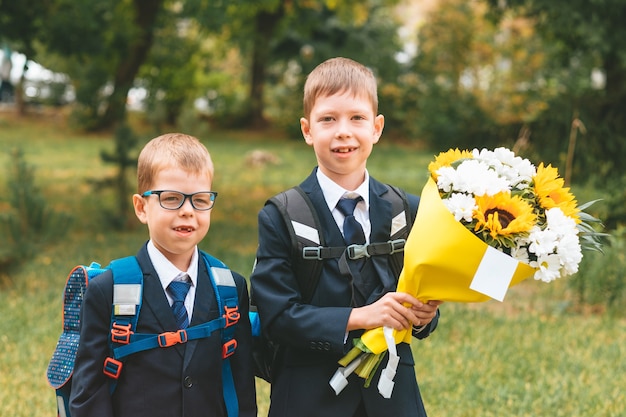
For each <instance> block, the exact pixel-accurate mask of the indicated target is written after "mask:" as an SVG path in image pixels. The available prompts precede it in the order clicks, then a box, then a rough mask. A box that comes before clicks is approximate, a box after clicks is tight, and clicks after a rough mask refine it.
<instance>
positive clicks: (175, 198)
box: [141, 190, 217, 211]
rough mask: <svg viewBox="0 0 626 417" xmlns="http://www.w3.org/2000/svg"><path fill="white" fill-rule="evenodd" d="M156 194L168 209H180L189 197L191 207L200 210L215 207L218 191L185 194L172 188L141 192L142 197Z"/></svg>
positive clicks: (162, 205)
mask: <svg viewBox="0 0 626 417" xmlns="http://www.w3.org/2000/svg"><path fill="white" fill-rule="evenodd" d="M151 195H156V196H158V197H159V204H160V205H161V207H163V208H164V209H166V210H178V209H179V208H181V207H182V206H183V204H185V200H187V199H189V201H190V202H191V207H193V208H194V209H196V210H199V211H207V210H211V209H212V208H213V205H214V204H215V199H216V198H217V193H216V192H215V191H199V192H197V193H192V194H185V193H181V192H180V191H172V190H150V191H146V192H145V193H143V194H141V196H142V197H149V196H151Z"/></svg>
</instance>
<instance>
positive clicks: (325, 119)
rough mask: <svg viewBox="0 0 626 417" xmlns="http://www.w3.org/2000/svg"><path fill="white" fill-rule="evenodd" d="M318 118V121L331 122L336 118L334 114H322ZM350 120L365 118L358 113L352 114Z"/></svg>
mask: <svg viewBox="0 0 626 417" xmlns="http://www.w3.org/2000/svg"><path fill="white" fill-rule="evenodd" d="M319 120H320V122H332V121H333V120H336V118H335V116H324V117H321V118H320V119H319ZM350 120H366V118H365V116H362V115H360V114H355V115H354V116H350Z"/></svg>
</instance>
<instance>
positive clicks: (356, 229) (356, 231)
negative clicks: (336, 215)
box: [337, 197, 365, 245]
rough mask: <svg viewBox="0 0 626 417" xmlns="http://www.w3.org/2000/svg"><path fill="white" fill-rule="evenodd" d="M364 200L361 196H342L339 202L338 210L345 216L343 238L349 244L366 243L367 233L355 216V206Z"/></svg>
mask: <svg viewBox="0 0 626 417" xmlns="http://www.w3.org/2000/svg"><path fill="white" fill-rule="evenodd" d="M361 200H363V198H361V197H357V198H342V199H340V200H339V202H338V203H337V210H339V211H340V212H341V214H343V215H344V216H345V219H344V220H343V240H344V241H345V242H346V244H348V245H352V244H353V243H356V244H358V245H363V244H365V234H364V233H363V228H362V227H361V224H360V223H359V222H358V221H357V220H356V219H355V218H354V208H355V207H356V205H357V204H358V203H359V201H361Z"/></svg>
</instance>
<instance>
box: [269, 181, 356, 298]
mask: <svg viewBox="0 0 626 417" xmlns="http://www.w3.org/2000/svg"><path fill="white" fill-rule="evenodd" d="M268 203H272V204H274V205H275V206H276V208H278V211H279V212H280V213H281V215H282V216H283V219H284V222H285V225H286V226H287V229H288V230H289V235H290V237H291V245H292V259H293V260H295V262H296V264H295V265H296V269H297V272H296V278H297V280H298V284H299V286H300V291H301V293H302V297H303V299H304V300H305V301H307V302H308V301H310V299H311V297H313V292H314V291H315V288H316V287H317V283H318V281H319V277H320V273H321V271H322V262H320V260H321V259H323V258H322V257H321V256H320V255H319V253H317V254H315V253H313V252H315V250H316V249H317V250H318V251H319V250H320V249H322V248H324V236H323V234H322V233H321V230H320V220H319V216H318V214H317V211H316V210H315V208H314V207H313V203H312V202H311V199H310V198H309V197H308V196H307V194H306V193H305V192H304V191H303V190H302V188H300V186H295V187H292V188H290V189H288V190H286V191H283V192H282V193H280V194H278V195H276V196H274V197H272V198H271V199H270V200H269V201H268ZM305 249H307V250H308V253H309V254H311V255H310V256H306V255H305V253H304V251H305ZM327 249H329V248H327ZM344 249H345V248H339V251H340V252H343V250H344ZM340 255H341V253H339V255H338V256H340Z"/></svg>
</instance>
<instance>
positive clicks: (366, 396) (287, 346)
mask: <svg viewBox="0 0 626 417" xmlns="http://www.w3.org/2000/svg"><path fill="white" fill-rule="evenodd" d="M300 126H301V129H302V134H303V135H304V139H305V141H306V143H307V144H308V145H309V146H312V147H313V150H314V151H315V156H316V158H317V163H318V167H317V168H315V169H314V170H313V172H312V173H311V175H310V176H309V177H308V178H307V179H305V180H304V182H302V184H300V187H301V188H302V189H303V190H304V192H306V193H307V194H308V196H309V197H310V199H311V201H312V202H313V205H314V207H315V210H316V211H317V214H318V216H319V218H320V222H321V224H322V225H324V226H323V230H322V231H321V232H322V233H323V236H324V240H325V242H326V243H327V245H328V246H342V245H343V246H345V245H346V244H350V243H355V242H349V241H348V242H346V241H344V238H345V239H346V240H348V239H349V238H348V237H347V236H344V234H347V233H346V232H345V229H344V218H345V217H348V216H350V213H349V210H348V211H347V212H346V211H345V210H343V209H340V208H339V207H338V205H341V204H343V203H340V204H338V203H339V202H340V200H341V199H342V198H343V197H348V198H355V197H356V198H357V199H358V200H359V201H358V203H357V204H356V208H355V209H354V213H353V214H354V217H355V218H356V220H357V221H358V222H359V225H360V226H361V228H362V229H363V234H364V235H365V239H366V241H367V242H380V241H386V240H388V239H389V230H390V229H391V222H392V210H391V204H390V203H389V202H388V201H387V200H385V199H384V198H383V195H384V193H386V192H391V191H388V188H387V187H386V186H385V185H384V184H381V183H380V182H378V181H376V180H375V179H373V178H371V177H370V176H369V174H368V172H367V169H366V163H367V159H368V157H369V155H370V153H371V151H372V148H373V146H374V144H376V143H377V142H378V140H379V138H380V135H381V133H382V131H383V127H384V117H383V116H382V115H379V114H378V97H377V92H376V79H375V77H374V75H373V74H372V72H371V71H370V70H368V69H367V68H366V67H364V66H363V65H361V64H359V63H357V62H355V61H352V60H350V59H346V58H333V59H330V60H328V61H325V62H324V63H322V64H320V65H319V66H318V67H316V68H315V69H314V70H313V71H312V72H311V73H310V74H309V76H308V78H307V81H306V84H305V86H304V117H303V118H301V119H300ZM417 203H418V198H417V197H415V196H410V205H411V211H412V216H413V217H414V216H415V213H416V212H417ZM344 213H346V214H344ZM258 221H259V247H258V251H257V262H256V266H255V269H254V272H253V274H252V276H251V285H252V290H251V291H252V297H253V303H254V304H256V305H257V307H258V310H259V314H260V318H261V322H262V323H263V330H264V332H265V334H267V335H268V336H269V337H270V338H271V339H273V340H274V341H276V342H278V343H279V344H280V345H281V348H282V351H281V354H280V355H279V357H278V359H277V361H276V363H275V364H274V366H273V375H272V393H271V404H270V412H269V415H270V416H271V417H282V416H284V417H292V416H298V417H306V416H317V417H321V416H324V417H334V416H337V417H346V416H348V417H349V416H355V417H356V416H369V417H374V416H390V415H393V416H394V417H401V416H412V417H414V416H425V415H426V412H425V410H424V405H423V403H422V399H421V396H420V392H419V388H418V386H417V381H416V377H415V371H414V365H415V364H414V360H413V356H412V352H411V347H410V346H409V345H408V344H400V345H399V346H398V354H399V355H400V365H399V367H398V373H397V375H396V377H395V382H396V384H395V388H394V391H393V395H392V397H391V398H390V399H384V398H383V397H382V396H380V395H379V394H378V392H377V389H376V386H375V385H376V384H372V386H371V387H370V388H365V387H364V386H363V385H364V384H363V380H362V379H360V378H358V377H357V376H356V375H352V376H351V377H350V378H351V379H350V381H351V382H350V383H349V384H348V386H347V387H346V388H345V389H344V390H343V391H342V392H341V393H340V394H339V395H335V392H334V391H333V389H332V388H331V387H330V385H329V380H330V379H331V377H332V375H333V373H334V372H335V370H336V369H337V366H338V365H337V361H338V359H340V358H341V357H342V356H343V355H344V354H345V353H347V351H348V350H349V349H350V348H351V347H352V342H353V339H355V338H358V337H359V336H360V335H361V334H362V332H363V331H364V330H365V329H371V328H375V327H379V326H389V327H393V328H396V329H402V328H409V327H411V326H412V325H415V326H419V327H413V333H414V335H415V336H416V337H418V338H423V337H426V336H428V335H429V334H430V332H432V331H433V330H434V328H435V327H436V324H437V319H436V317H438V308H437V306H438V305H439V303H438V302H430V303H428V304H423V303H421V302H420V301H418V300H417V299H415V298H413V297H411V296H410V295H408V294H405V293H399V292H395V289H396V286H397V282H398V277H397V276H395V275H394V274H393V272H392V270H391V268H390V266H389V262H388V261H389V258H388V257H387V256H375V257H371V258H367V259H366V261H365V263H364V265H350V269H351V270H352V273H350V272H348V273H346V269H345V268H343V269H342V268H340V265H339V260H338V259H329V260H325V261H324V264H323V268H322V272H321V276H320V279H319V283H318V285H317V288H316V289H315V292H314V293H313V296H312V298H311V300H310V301H309V302H307V301H305V300H303V296H302V293H301V290H300V288H299V285H298V279H297V277H296V273H297V270H296V269H295V266H294V265H295V264H296V260H295V259H293V258H291V254H292V251H291V242H290V237H289V232H288V229H287V226H286V225H285V223H284V220H283V217H282V216H281V214H280V213H279V211H278V209H277V208H276V207H275V206H273V205H271V204H267V205H266V206H265V207H264V208H263V209H262V210H261V212H260V213H259V218H258ZM357 243H358V242H357ZM351 262H354V261H351ZM342 271H343V272H342ZM361 277H369V280H370V283H369V285H364V284H360V282H361V280H360V278H361ZM372 281H373V282H372ZM363 300H365V301H363ZM403 303H407V304H409V305H411V307H410V308H407V307H405V306H404V305H403ZM384 366H385V363H383V364H381V366H380V368H379V371H378V373H380V369H383V368H384ZM377 378H378V376H375V380H377Z"/></svg>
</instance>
